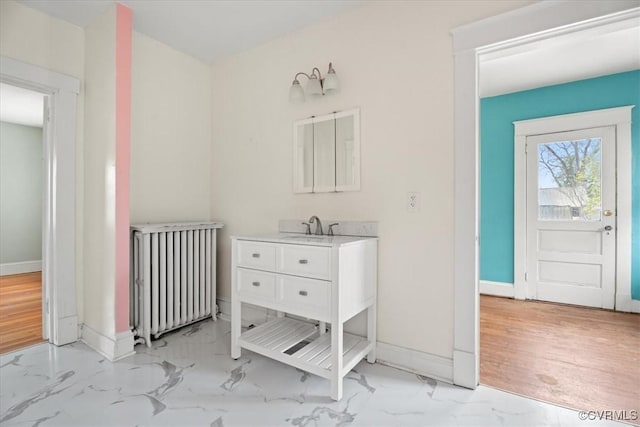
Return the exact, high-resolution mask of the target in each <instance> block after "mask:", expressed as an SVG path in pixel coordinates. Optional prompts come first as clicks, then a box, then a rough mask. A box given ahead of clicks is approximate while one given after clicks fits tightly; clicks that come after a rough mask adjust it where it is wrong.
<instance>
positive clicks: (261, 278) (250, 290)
mask: <svg viewBox="0 0 640 427" xmlns="http://www.w3.org/2000/svg"><path fill="white" fill-rule="evenodd" d="M238 293H239V294H240V295H242V296H244V297H250V298H251V297H253V298H259V299H262V300H265V301H268V302H273V301H275V299H276V276H275V275H273V274H269V273H264V272H262V271H255V270H247V269H244V268H239V269H238Z"/></svg>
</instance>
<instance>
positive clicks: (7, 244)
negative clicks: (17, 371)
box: [0, 83, 47, 353]
mask: <svg viewBox="0 0 640 427" xmlns="http://www.w3.org/2000/svg"><path fill="white" fill-rule="evenodd" d="M46 101H47V99H46V97H45V96H44V95H43V94H41V93H38V92H34V91H30V90H26V89H22V88H20V87H16V86H11V85H8V84H4V83H0V353H6V352H9V351H13V350H16V349H19V348H22V347H26V346H29V345H32V344H35V343H38V342H41V341H43V339H44V325H43V307H44V304H43V295H44V293H43V292H42V289H43V284H42V278H43V274H42V264H43V263H42V224H43V222H44V220H43V201H44V192H43V186H44V173H43V170H44V164H43V146H44V144H45V141H44V132H43V124H44V122H43V120H44V105H45V103H46Z"/></svg>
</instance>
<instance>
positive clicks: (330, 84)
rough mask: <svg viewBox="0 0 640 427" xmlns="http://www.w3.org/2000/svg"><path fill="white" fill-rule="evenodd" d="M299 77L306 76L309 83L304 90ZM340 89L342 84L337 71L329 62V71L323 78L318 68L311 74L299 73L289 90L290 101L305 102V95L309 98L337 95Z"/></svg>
mask: <svg viewBox="0 0 640 427" xmlns="http://www.w3.org/2000/svg"><path fill="white" fill-rule="evenodd" d="M298 76H305V77H306V78H307V79H308V81H307V85H306V87H305V88H304V90H303V89H302V86H301V85H300V81H299V80H298ZM339 88H340V82H339V81H338V76H336V70H334V69H333V65H332V64H331V62H329V71H327V74H326V75H325V76H324V78H322V74H320V70H319V69H318V68H316V67H314V68H313V70H311V74H307V73H302V72H301V73H297V74H296V76H295V77H294V79H293V83H291V88H290V89H289V101H291V102H304V100H305V94H306V96H308V97H309V98H312V99H313V98H320V97H321V96H322V95H329V94H331V93H335V92H337V91H338V89H339Z"/></svg>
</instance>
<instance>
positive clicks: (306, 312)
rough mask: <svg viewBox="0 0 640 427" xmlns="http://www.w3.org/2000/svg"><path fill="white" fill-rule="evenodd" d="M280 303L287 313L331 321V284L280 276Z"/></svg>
mask: <svg viewBox="0 0 640 427" xmlns="http://www.w3.org/2000/svg"><path fill="white" fill-rule="evenodd" d="M278 288H279V291H278V294H279V300H280V301H279V302H280V303H281V304H283V306H285V307H287V311H289V312H291V313H293V314H298V315H300V316H311V317H313V318H314V319H318V320H323V321H329V320H330V319H329V318H330V315H331V282H325V281H323V280H314V279H304V278H301V277H295V276H285V275H281V276H278Z"/></svg>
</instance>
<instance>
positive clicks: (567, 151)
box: [538, 138, 602, 221]
mask: <svg viewBox="0 0 640 427" xmlns="http://www.w3.org/2000/svg"><path fill="white" fill-rule="evenodd" d="M601 145H602V138H589V139H579V140H575V141H558V142H550V143H547V144H538V219H540V220H559V221H571V220H574V221H575V220H578V221H600V214H601V210H602V202H601V191H602V174H601V169H602V154H601Z"/></svg>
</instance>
